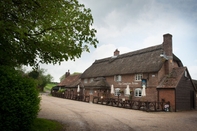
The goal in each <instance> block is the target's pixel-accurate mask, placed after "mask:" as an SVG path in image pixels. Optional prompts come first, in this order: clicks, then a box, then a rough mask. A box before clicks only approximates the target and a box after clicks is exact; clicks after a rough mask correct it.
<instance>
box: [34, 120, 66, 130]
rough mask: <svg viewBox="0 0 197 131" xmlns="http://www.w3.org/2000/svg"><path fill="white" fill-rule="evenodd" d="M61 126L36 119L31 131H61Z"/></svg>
mask: <svg viewBox="0 0 197 131" xmlns="http://www.w3.org/2000/svg"><path fill="white" fill-rule="evenodd" d="M62 130H63V125H62V124H61V123H59V122H57V121H53V120H47V119H44V118H36V119H35V121H34V124H33V126H32V128H31V131H62Z"/></svg>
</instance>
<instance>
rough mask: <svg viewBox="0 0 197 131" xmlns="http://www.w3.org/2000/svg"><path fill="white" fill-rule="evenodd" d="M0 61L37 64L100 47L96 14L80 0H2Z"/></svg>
mask: <svg viewBox="0 0 197 131" xmlns="http://www.w3.org/2000/svg"><path fill="white" fill-rule="evenodd" d="M0 12H1V14H0V30H1V31H0V65H8V66H17V65H30V66H36V65H38V63H46V64H48V63H53V64H56V63H61V62H62V61H64V60H68V59H71V60H74V59H75V58H79V57H80V56H81V53H82V52H83V51H87V52H89V46H90V45H92V46H94V47H95V48H96V45H97V43H98V40H97V39H96V36H95V33H96V30H95V29H93V28H91V26H92V24H93V17H92V15H91V10H90V9H86V8H85V6H84V5H83V4H80V3H79V2H78V1H77V0H55V1H54V0H1V1H0Z"/></svg>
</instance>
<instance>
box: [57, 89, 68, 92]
mask: <svg viewBox="0 0 197 131" xmlns="http://www.w3.org/2000/svg"><path fill="white" fill-rule="evenodd" d="M64 91H66V89H60V90H58V92H64Z"/></svg>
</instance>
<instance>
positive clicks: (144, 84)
mask: <svg viewBox="0 0 197 131" xmlns="http://www.w3.org/2000/svg"><path fill="white" fill-rule="evenodd" d="M143 86H145V87H147V80H146V79H142V87H143Z"/></svg>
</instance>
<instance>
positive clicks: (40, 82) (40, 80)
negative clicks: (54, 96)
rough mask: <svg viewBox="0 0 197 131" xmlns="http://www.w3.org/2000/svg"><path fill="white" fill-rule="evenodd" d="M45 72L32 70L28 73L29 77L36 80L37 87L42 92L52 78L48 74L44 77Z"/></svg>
mask: <svg viewBox="0 0 197 131" xmlns="http://www.w3.org/2000/svg"><path fill="white" fill-rule="evenodd" d="M45 72H46V70H44V69H39V70H33V71H31V72H29V73H28V76H29V77H32V78H33V79H35V80H36V83H37V87H38V88H39V89H40V90H41V91H43V90H44V87H45V86H46V85H47V83H49V82H51V81H52V79H53V77H52V76H51V75H50V74H47V75H45Z"/></svg>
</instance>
